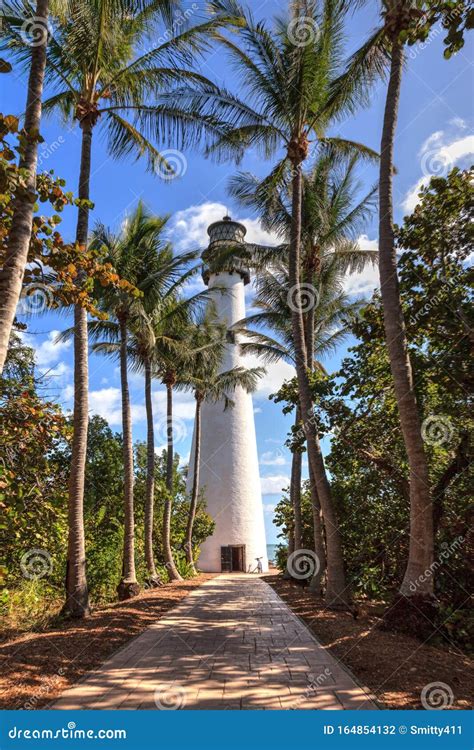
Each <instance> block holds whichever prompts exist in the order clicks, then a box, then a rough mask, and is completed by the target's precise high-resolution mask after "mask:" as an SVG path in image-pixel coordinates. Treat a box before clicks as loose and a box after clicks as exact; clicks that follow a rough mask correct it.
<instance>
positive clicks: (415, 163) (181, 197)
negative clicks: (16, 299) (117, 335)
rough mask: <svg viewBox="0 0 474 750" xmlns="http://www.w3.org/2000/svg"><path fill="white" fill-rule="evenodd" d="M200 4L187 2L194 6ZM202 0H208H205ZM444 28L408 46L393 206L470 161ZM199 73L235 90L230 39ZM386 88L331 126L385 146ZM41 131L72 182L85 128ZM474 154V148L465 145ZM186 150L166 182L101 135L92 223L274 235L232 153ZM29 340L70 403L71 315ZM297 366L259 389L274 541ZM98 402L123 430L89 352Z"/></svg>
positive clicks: (17, 84) (16, 81) (181, 443)
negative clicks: (284, 396) (281, 397)
mask: <svg viewBox="0 0 474 750" xmlns="http://www.w3.org/2000/svg"><path fill="white" fill-rule="evenodd" d="M196 5H197V3H191V2H190V3H189V6H193V7H194V8H195V7H196ZM199 5H202V3H199ZM248 5H249V6H250V7H251V8H252V11H253V12H254V15H255V16H256V17H259V18H267V19H270V18H271V17H272V16H273V15H274V14H275V13H277V14H280V13H282V12H284V11H285V10H286V8H287V5H288V3H287V1H286V0H266V1H265V2H261V1H260V0H256V1H255V2H249V3H248ZM377 13H378V3H377V2H369V3H368V4H367V6H366V7H365V8H364V9H363V10H362V11H360V12H358V13H357V14H356V15H355V16H352V17H350V18H349V20H348V24H347V35H348V36H347V52H348V54H349V53H350V52H352V51H354V50H355V49H356V48H357V47H358V46H359V45H360V43H361V42H362V41H363V40H364V39H365V38H366V37H367V35H368V34H369V32H370V31H371V29H373V28H374V26H375V25H376V23H377ZM443 35H444V33H443V31H442V30H441V29H435V30H434V31H433V32H432V34H431V37H430V39H429V40H428V42H427V43H426V44H425V45H424V47H423V48H419V47H418V48H409V49H408V56H407V65H406V70H405V75H404V79H403V85H402V95H401V104H400V119H399V126H398V131H397V140H396V154H395V160H396V164H397V167H398V174H397V176H396V178H395V181H394V201H395V210H396V217H397V219H398V220H401V218H402V217H403V214H404V213H407V212H409V211H411V210H412V208H413V207H414V205H415V202H416V192H417V189H418V188H419V186H420V184H421V180H426V179H427V178H428V177H429V175H430V174H445V173H446V172H447V171H448V170H449V168H450V167H451V166H453V165H455V164H458V165H460V166H463V165H465V164H466V162H467V161H468V160H469V158H471V159H472V153H473V151H474V148H473V142H474V137H473V135H472V121H473V114H474V113H473V104H472V102H473V101H474V98H473V97H472V94H473V74H472V59H473V58H472V44H471V47H470V48H469V46H468V45H467V44H466V46H465V48H464V49H463V50H462V52H461V53H459V54H458V55H456V56H455V57H454V58H452V59H451V60H450V61H446V60H444V59H443V56H442V52H443V44H442V38H443ZM201 70H202V72H203V73H204V74H205V75H207V76H208V77H210V78H212V79H213V80H214V81H216V82H218V83H222V84H225V85H226V87H228V88H230V89H233V90H234V91H235V89H236V80H235V77H234V75H233V73H232V71H231V70H230V69H229V66H228V64H227V62H226V59H225V55H224V53H223V51H222V50H220V49H218V50H215V51H214V52H213V53H212V54H211V55H209V57H208V58H207V59H206V61H205V62H204V63H203V64H202V66H201ZM24 84H25V80H24V78H23V76H21V75H19V74H17V73H16V72H14V73H13V74H12V75H9V76H1V86H2V93H1V98H2V105H1V106H2V110H3V112H11V113H16V114H20V113H21V111H22V109H23V107H24V98H25V85H24ZM384 99H385V84H384V83H380V84H379V85H378V86H377V87H376V88H375V89H374V91H373V95H372V103H371V106H370V107H369V108H367V109H366V110H363V111H361V112H359V113H358V114H357V115H356V116H355V117H353V118H351V119H350V120H347V121H345V122H344V123H342V124H341V125H340V126H337V127H335V128H334V130H333V133H334V134H341V135H343V136H345V137H348V138H351V139H353V140H358V141H361V142H363V143H365V144H366V145H368V146H371V147H372V148H374V149H378V147H379V143H380V133H381V123H382V115H383V106H384ZM42 133H43V136H44V138H45V143H44V144H43V145H42V148H41V150H40V166H41V168H43V169H45V170H49V169H54V171H55V173H57V174H58V175H60V176H61V177H63V178H64V179H65V180H66V181H67V189H69V190H74V191H75V190H76V186H77V174H78V163H79V145H80V139H79V131H78V128H77V127H75V128H73V129H67V128H65V127H64V125H63V124H62V123H61V122H60V121H59V120H57V119H49V120H47V121H45V122H44V124H43V127H42ZM469 155H470V156H469ZM180 158H181V159H182V176H181V177H180V178H179V179H175V180H173V181H171V182H169V183H164V182H162V181H160V180H159V179H158V178H157V177H156V176H154V175H151V174H149V173H147V172H146V168H145V164H144V163H141V162H135V163H132V162H130V161H127V162H125V161H122V162H114V161H112V160H111V159H110V158H109V157H108V156H107V153H106V150H105V147H104V142H103V140H102V139H101V138H100V136H99V137H96V139H95V143H94V153H93V173H92V180H91V198H92V200H93V201H94V203H95V208H94V211H93V212H92V217H91V226H92V225H93V223H94V221H95V220H98V219H100V221H102V222H104V223H105V224H107V225H109V226H110V227H111V228H113V229H118V228H119V227H120V223H121V221H122V220H123V218H124V216H125V215H126V213H127V211H130V210H132V209H133V207H134V206H135V205H136V202H137V201H138V200H139V199H141V200H143V201H144V202H145V203H146V205H147V206H148V208H149V209H150V210H152V211H153V212H155V213H158V214H165V213H166V214H171V219H170V237H171V239H172V241H173V242H174V244H175V247H176V250H177V251H178V252H180V251H183V250H185V249H188V248H190V247H195V246H196V244H198V245H199V246H205V241H206V233H205V230H206V227H207V225H208V224H209V223H210V222H211V221H213V220H215V219H218V218H221V217H222V216H223V214H224V213H225V211H226V210H229V212H230V213H231V215H232V216H233V218H237V219H239V220H241V221H243V222H244V223H245V224H246V225H247V227H248V238H249V239H250V240H265V239H268V238H267V237H266V236H265V234H264V233H263V232H262V230H261V228H260V227H259V225H258V221H257V220H256V218H255V217H253V216H250V215H249V214H248V212H247V211H242V210H241V209H239V207H237V206H236V205H235V203H234V202H233V201H232V200H231V199H230V198H229V196H228V195H227V192H226V183H227V180H228V178H229V177H230V176H231V175H232V174H234V173H235V171H236V169H235V167H234V166H233V165H232V164H226V165H216V164H214V163H212V162H209V161H207V160H205V159H204V158H203V157H202V156H200V155H199V154H198V153H196V152H193V151H192V150H189V151H187V152H186V153H185V154H184V155H183V156H180ZM268 167H269V165H268V164H266V163H264V162H262V161H261V160H260V159H258V158H257V156H256V155H255V154H253V153H249V154H248V155H247V157H246V158H245V160H244V162H243V164H242V166H241V168H242V169H246V170H249V171H253V172H255V173H257V174H265V173H266V171H267V170H268ZM360 177H361V180H362V182H363V184H364V187H365V188H367V189H368V188H369V187H370V186H371V185H372V184H373V182H374V181H375V178H376V172H375V170H374V169H373V168H366V169H365V170H364V171H363V172H361V174H360ZM74 228H75V215H74V212H73V211H72V210H68V211H67V212H66V213H65V214H64V219H63V223H62V225H61V230H62V233H63V236H64V237H65V238H66V239H68V240H69V239H71V238H72V237H73V236H74ZM360 241H361V244H362V245H363V246H364V247H371V248H376V247H377V230H376V221H375V218H374V220H373V221H372V222H369V223H368V224H367V227H366V228H365V230H364V234H363V235H362V236H361V238H360ZM376 285H377V272H376V271H374V270H368V271H367V272H365V273H364V274H363V275H361V276H357V277H355V276H352V277H349V278H348V280H347V288H348V290H349V291H350V292H351V293H353V294H355V295H358V296H360V295H365V296H366V295H369V294H370V292H371V290H372V289H373V288H375V286H376ZM27 322H28V328H29V333H28V335H27V340H28V341H29V342H31V344H32V345H33V346H34V347H35V349H36V357H37V365H38V371H39V372H41V373H47V388H46V391H47V393H49V394H50V395H51V396H52V397H54V398H55V399H56V400H58V401H59V402H60V403H62V404H63V405H64V407H65V408H68V407H70V406H71V397H72V346H71V345H70V344H62V345H57V344H55V343H54V337H55V335H56V334H55V332H57V331H59V330H62V329H63V328H65V327H67V326H69V325H70V324H71V322H70V320H68V318H67V317H66V316H64V315H62V316H58V315H57V314H56V313H46V314H42V315H37V316H32V317H31V316H30V317H29V319H28V321H27ZM348 345H350V341H348V342H347V345H346V346H342V347H341V348H340V349H339V350H338V351H337V352H336V354H335V355H334V356H331V357H330V358H329V359H327V360H326V361H325V366H326V367H327V369H329V370H331V371H332V370H335V369H337V367H338V364H339V363H340V361H341V359H342V357H343V356H344V355H345V353H346V350H347V346H348ZM290 375H291V369H290V367H289V366H288V365H286V364H282V365H278V366H272V367H271V368H270V370H269V372H268V374H267V377H266V378H265V379H264V381H263V382H262V385H261V388H260V390H259V391H258V392H257V394H256V395H255V397H254V407H255V421H256V429H257V440H258V448H259V455H260V462H261V478H262V489H263V492H264V504H265V517H266V526H267V541H268V542H273V541H275V540H276V533H277V530H276V529H275V527H274V526H273V524H272V515H273V513H272V510H273V507H274V505H275V502H276V501H277V500H278V497H279V495H280V494H281V493H280V490H281V488H282V487H285V486H286V485H287V483H288V476H289V470H290V456H289V454H288V452H287V451H286V450H285V449H284V448H282V446H283V444H284V441H285V436H286V432H287V430H288V427H289V424H290V423H291V419H289V418H285V417H283V415H282V414H281V413H280V409H279V407H278V406H276V405H274V404H273V403H271V402H269V401H268V394H269V393H271V392H274V390H276V389H277V388H278V386H279V384H280V383H281V382H282V381H283V379H284V378H285V377H288V376H290ZM130 377H131V391H132V400H133V418H134V436H135V438H136V439H144V437H145V409H144V403H143V386H142V382H141V378H140V377H139V376H137V375H131V376H130ZM90 388H91V397H90V407H91V412H95V413H99V414H102V415H103V416H104V417H105V418H107V419H108V420H109V423H110V425H111V426H112V427H113V428H114V429H116V430H120V390H119V388H120V382H119V373H118V369H117V366H116V364H115V363H113V362H111V361H110V360H108V359H104V358H101V357H97V356H94V355H93V356H91V361H90ZM154 402H155V411H156V432H157V436H156V441H157V445H158V446H161V445H163V444H164V442H165V430H166V426H165V421H164V413H165V412H164V410H165V399H164V391H163V389H162V387H161V386H160V385H159V384H155V387H154ZM193 408H194V401H193V397H192V394H189V395H186V394H178V395H177V397H176V405H175V414H176V418H177V430H176V438H177V445H176V448H177V450H178V451H179V453H180V454H181V455H182V456H183V460H185V459H186V458H187V456H188V454H189V446H190V440H191V434H192V416H193Z"/></svg>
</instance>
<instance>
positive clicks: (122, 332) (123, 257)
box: [90, 203, 167, 599]
mask: <svg viewBox="0 0 474 750" xmlns="http://www.w3.org/2000/svg"><path fill="white" fill-rule="evenodd" d="M166 221H167V218H164V219H162V218H160V217H153V216H151V215H150V214H149V213H148V212H147V211H146V210H145V208H144V207H143V204H142V203H139V204H138V206H137V208H136V209H135V211H134V212H133V213H132V215H131V216H130V217H129V218H127V219H126V220H125V222H124V224H123V226H122V231H121V233H120V234H119V235H113V234H112V233H111V232H110V231H109V230H107V229H106V228H105V227H104V226H103V225H98V226H97V227H96V228H95V230H94V232H93V233H92V237H91V243H90V246H91V249H93V250H98V251H100V252H101V253H102V255H103V256H104V257H105V258H106V260H107V262H110V263H111V264H112V266H113V267H114V268H115V270H116V271H117V273H118V274H119V276H120V277H121V279H123V280H125V281H127V282H129V283H130V285H131V286H132V287H134V288H135V289H136V290H138V292H139V293H140V294H141V295H143V297H144V298H145V299H146V302H145V304H146V305H147V306H149V307H153V306H154V305H156V304H158V303H159V300H160V294H161V291H162V285H161V280H162V266H163V259H162V257H161V256H160V253H159V250H160V246H161V233H162V231H163V228H164V226H165V224H166ZM98 296H99V298H101V299H100V302H101V307H102V309H103V310H104V311H105V312H107V313H108V314H109V315H111V316H112V317H113V319H114V321H115V323H112V324H110V323H108V322H105V323H104V322H102V323H101V322H99V323H97V324H92V326H91V327H90V328H91V332H92V335H93V338H94V339H95V340H97V337H98V336H99V337H100V336H101V333H102V334H103V333H104V332H107V333H108V337H109V338H110V335H112V336H113V337H115V336H116V335H117V334H118V340H119V360H120V380H121V392H122V430H123V452H124V470H125V477H124V509H125V514H124V518H125V522H124V524H125V529H124V551H123V566H122V579H121V581H120V583H119V586H118V589H117V590H118V595H119V599H129V598H131V597H133V596H135V595H136V594H137V593H138V592H139V586H138V583H137V579H136V573H135V542H134V538H135V524H134V498H133V484H134V466H133V435H132V417H131V406H130V394H129V387H128V348H129V342H128V328H129V324H130V319H131V318H132V317H133V316H134V315H136V314H137V313H136V311H137V307H139V306H140V304H143V303H142V301H141V299H140V302H138V300H137V298H136V297H135V296H133V295H132V294H130V292H129V291H127V289H121V290H115V289H114V290H112V289H111V288H104V289H102V290H100V291H99V293H98ZM104 329H105V330H104ZM93 348H94V350H96V351H105V352H106V353H110V352H111V351H112V353H115V351H114V347H110V345H109V343H108V342H104V343H98V344H95V346H94V347H93Z"/></svg>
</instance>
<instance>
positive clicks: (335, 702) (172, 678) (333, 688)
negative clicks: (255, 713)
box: [52, 574, 376, 711]
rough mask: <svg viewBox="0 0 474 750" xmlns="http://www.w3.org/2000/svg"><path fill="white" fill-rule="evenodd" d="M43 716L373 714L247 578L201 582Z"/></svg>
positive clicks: (266, 591)
mask: <svg viewBox="0 0 474 750" xmlns="http://www.w3.org/2000/svg"><path fill="white" fill-rule="evenodd" d="M52 707H53V708H58V709H64V710H73V709H86V708H98V709H119V710H137V709H139V710H170V709H176V710H183V709H184V710H204V709H211V710H231V711H232V710H248V711H252V710H262V711H268V710H282V709H283V710H331V709H333V710H342V709H352V708H355V709H368V708H376V706H375V705H374V704H373V703H372V701H371V698H370V696H369V695H368V694H367V693H366V692H365V691H364V690H363V689H362V688H361V687H359V686H358V685H357V684H356V683H355V682H354V680H353V679H352V677H351V676H350V675H349V673H348V672H346V671H345V670H344V669H343V668H342V666H341V665H340V664H339V663H338V662H337V660H336V659H334V658H333V657H332V656H331V654H330V653H329V652H328V651H327V650H326V649H325V648H324V647H323V646H321V644H319V643H318V642H317V641H316V640H315V639H314V638H313V636H312V634H311V633H310V632H309V631H308V630H307V629H306V627H305V626H304V625H303V624H302V623H301V621H300V620H299V619H298V618H297V617H296V616H295V615H294V614H293V613H292V612H291V610H290V609H289V608H288V607H287V606H286V604H285V603H284V602H283V601H282V600H281V599H280V598H279V597H278V595H277V594H276V592H275V591H273V589H271V588H270V586H268V585H267V584H266V583H265V582H264V581H262V580H261V579H260V578H259V577H258V576H255V575H245V574H225V575H221V576H218V577H216V578H214V579H212V580H209V581H207V582H206V583H205V584H203V586H201V587H200V588H199V589H196V590H194V591H193V592H192V593H191V594H190V595H189V596H188V597H186V599H184V600H182V601H181V602H180V603H179V604H178V605H177V606H176V607H175V608H174V609H173V610H172V611H171V612H170V613H169V614H168V615H167V616H165V617H163V618H162V619H161V620H158V621H157V622H156V623H154V624H153V625H152V626H151V627H150V628H148V630H146V631H145V632H144V633H143V634H142V635H141V636H139V637H137V638H135V639H133V640H132V641H131V642H130V643H129V644H128V645H127V646H126V647H125V648H123V649H122V650H121V651H119V652H117V653H116V654H115V655H114V656H112V657H111V658H110V659H109V660H108V661H106V662H105V663H104V664H103V665H102V667H101V668H100V669H98V670H96V671H94V672H92V673H90V674H89V675H88V676H87V677H86V678H85V679H84V680H82V681H81V682H80V683H77V684H76V685H75V686H73V687H72V688H70V689H69V690H67V691H65V692H64V693H63V695H62V696H61V698H59V700H58V701H56V703H55V704H53V706H52Z"/></svg>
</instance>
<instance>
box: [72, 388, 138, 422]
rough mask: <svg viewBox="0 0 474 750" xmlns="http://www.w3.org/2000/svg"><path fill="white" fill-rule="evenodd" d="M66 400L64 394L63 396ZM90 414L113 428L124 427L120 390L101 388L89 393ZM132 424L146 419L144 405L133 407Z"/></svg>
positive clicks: (133, 405) (134, 405)
mask: <svg viewBox="0 0 474 750" xmlns="http://www.w3.org/2000/svg"><path fill="white" fill-rule="evenodd" d="M63 398H64V394H63ZM89 412H90V413H91V414H98V415H99V416H100V417H103V419H106V420H107V422H108V423H109V425H110V426H111V427H113V426H121V425H122V396H121V391H120V388H112V387H111V388H101V389H100V390H97V391H91V392H90V393H89ZM131 412H132V422H133V423H136V422H142V421H143V420H144V419H145V417H146V412H145V407H144V406H143V405H142V404H133V403H132V405H131Z"/></svg>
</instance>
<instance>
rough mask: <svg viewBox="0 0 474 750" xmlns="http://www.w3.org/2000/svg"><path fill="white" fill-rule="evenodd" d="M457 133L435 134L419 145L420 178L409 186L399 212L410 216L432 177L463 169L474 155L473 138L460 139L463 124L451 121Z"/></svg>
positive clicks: (460, 121)
mask: <svg viewBox="0 0 474 750" xmlns="http://www.w3.org/2000/svg"><path fill="white" fill-rule="evenodd" d="M450 125H452V126H453V127H454V128H455V130H456V131H457V133H456V134H455V135H447V133H446V131H445V130H436V131H435V132H434V133H431V135H430V136H428V138H427V139H426V140H425V141H424V143H423V144H422V146H421V148H420V151H419V153H418V156H419V157H420V166H421V171H422V173H423V176H422V177H420V179H419V180H417V182H416V183H415V184H414V185H412V187H411V188H410V189H409V190H408V192H407V194H406V195H405V198H404V199H403V202H402V208H403V209H404V210H405V211H406V212H407V213H411V212H412V211H413V210H414V208H415V206H416V205H417V203H418V202H419V198H418V193H419V192H420V190H421V188H422V187H424V186H425V185H427V184H428V183H429V181H430V179H431V178H432V177H435V176H438V177H445V176H446V175H447V174H448V172H450V170H451V169H452V168H453V167H454V166H455V165H456V164H459V165H460V166H462V165H463V164H464V162H465V160H466V159H467V158H468V157H470V156H472V154H474V135H463V134H462V131H464V130H465V129H466V127H467V125H466V123H465V122H464V120H462V119H461V118H454V119H453V120H451V121H450Z"/></svg>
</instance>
